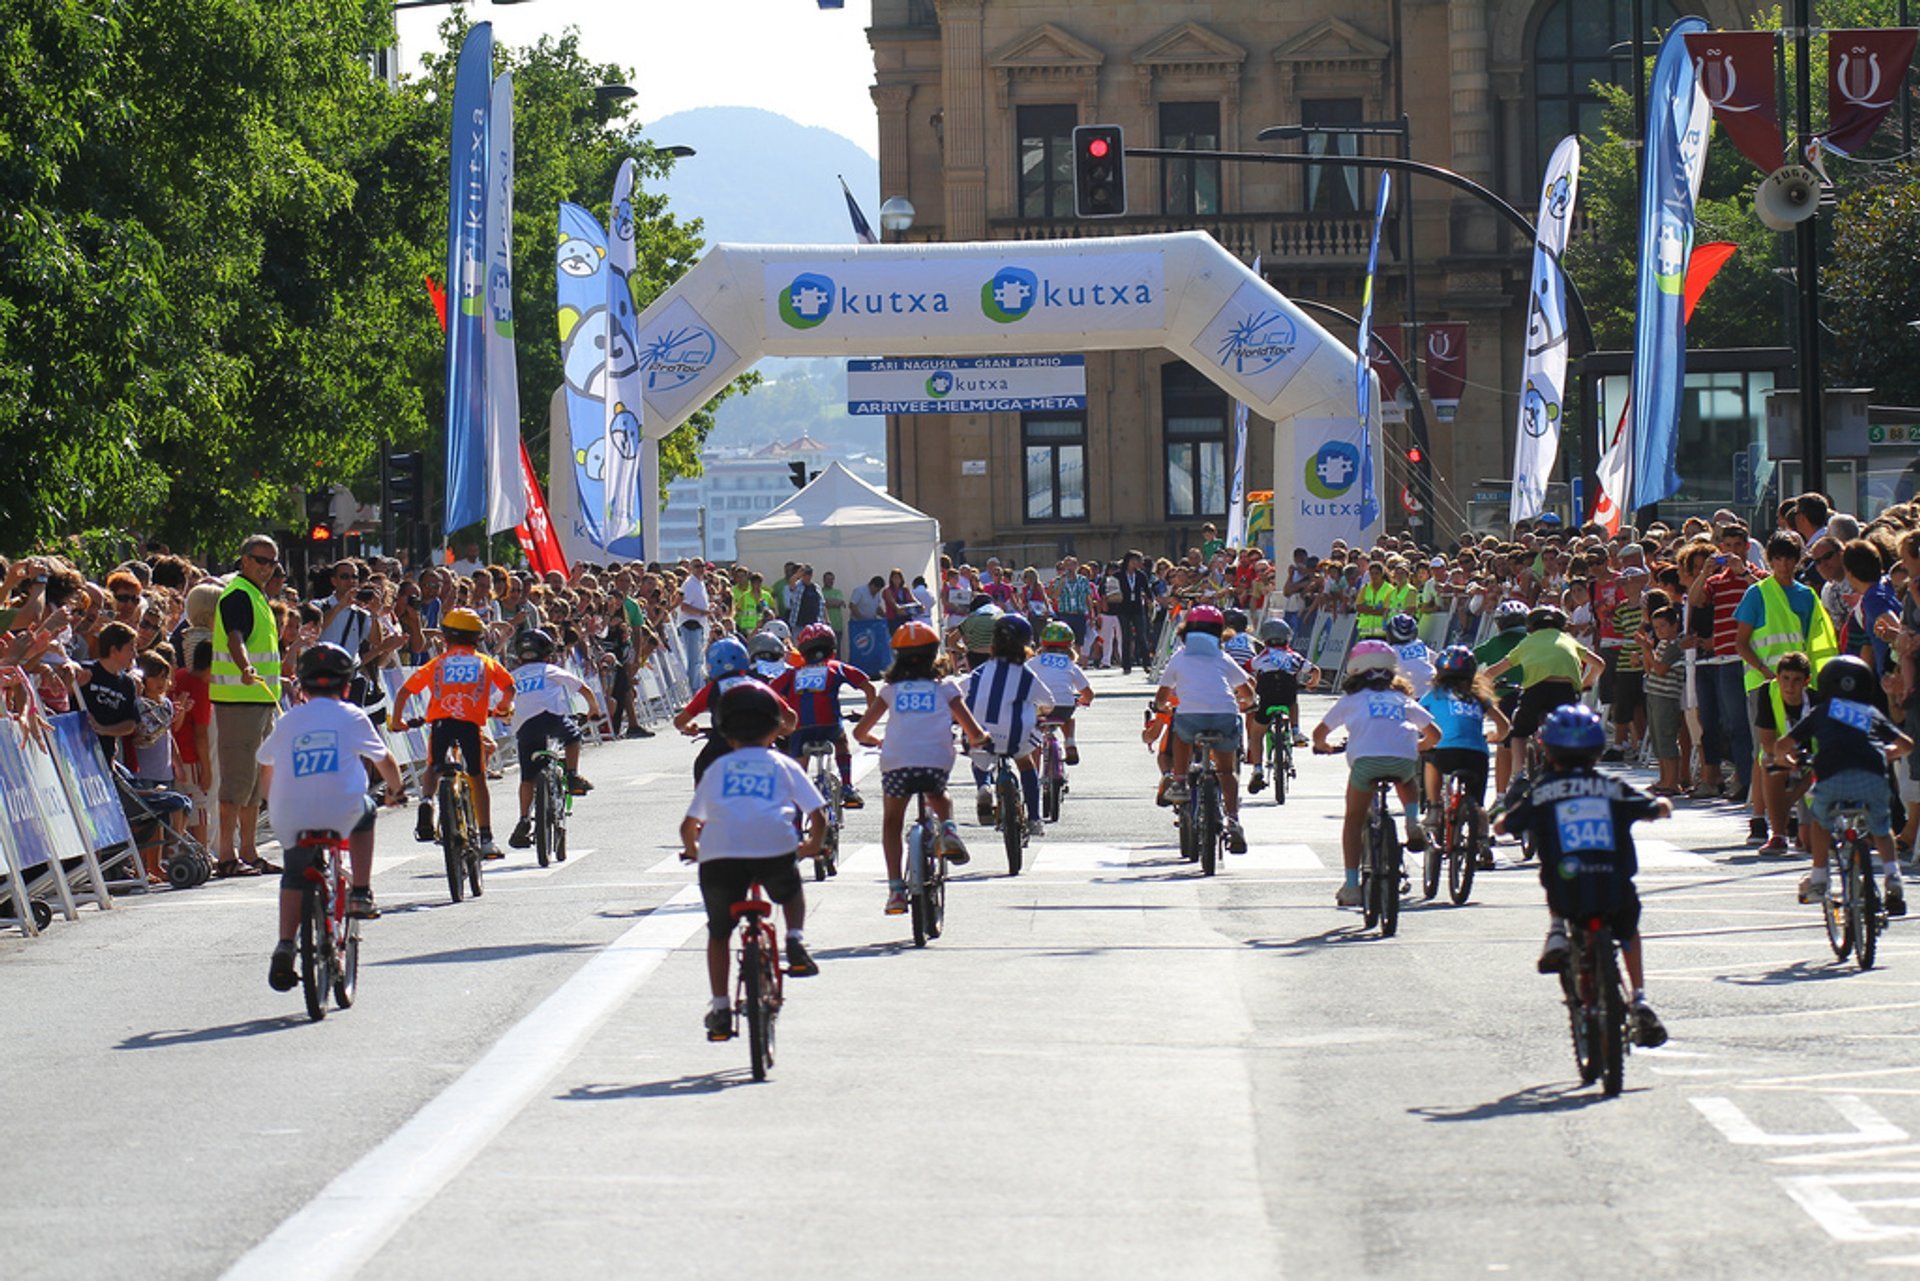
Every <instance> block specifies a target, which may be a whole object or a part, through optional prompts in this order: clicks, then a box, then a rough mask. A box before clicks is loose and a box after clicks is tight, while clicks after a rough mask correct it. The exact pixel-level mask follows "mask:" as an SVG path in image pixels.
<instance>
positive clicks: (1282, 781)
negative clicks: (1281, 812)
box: [1260, 707, 1299, 805]
mask: <svg viewBox="0 0 1920 1281" xmlns="http://www.w3.org/2000/svg"><path fill="white" fill-rule="evenodd" d="M1265 714H1266V715H1267V716H1270V717H1272V718H1273V719H1271V720H1269V721H1268V722H1267V725H1266V730H1265V732H1264V733H1263V734H1262V735H1261V736H1260V737H1261V742H1260V759H1261V761H1262V762H1263V763H1264V764H1265V765H1266V767H1267V778H1268V780H1269V782H1270V784H1271V785H1272V787H1273V803H1274V804H1275V805H1285V804H1286V803H1287V783H1288V782H1289V781H1290V780H1292V779H1295V778H1298V777H1299V774H1298V773H1297V772H1296V771H1295V770H1294V766H1293V709H1292V708H1290V707H1269V708H1266V709H1265Z"/></svg>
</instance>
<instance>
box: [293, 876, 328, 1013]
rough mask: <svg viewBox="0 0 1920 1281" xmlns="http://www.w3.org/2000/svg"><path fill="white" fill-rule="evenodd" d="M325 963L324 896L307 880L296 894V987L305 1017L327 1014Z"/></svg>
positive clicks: (326, 965)
mask: <svg viewBox="0 0 1920 1281" xmlns="http://www.w3.org/2000/svg"><path fill="white" fill-rule="evenodd" d="M332 978H333V976H332V974H331V973H330V972H329V969H328V964H327V905H326V896H325V895H324V894H322V893H321V891H320V887H319V886H318V885H314V884H309V885H308V886H307V888H306V892H305V893H303V894H302V895H301V897H300V988H301V992H302V994H303V995H304V996H305V997H306V998H307V1017H308V1018H310V1019H312V1020H313V1021H314V1022H316V1023H317V1022H319V1021H320V1020H321V1019H324V1018H326V1017H327V989H328V988H330V987H331V986H332Z"/></svg>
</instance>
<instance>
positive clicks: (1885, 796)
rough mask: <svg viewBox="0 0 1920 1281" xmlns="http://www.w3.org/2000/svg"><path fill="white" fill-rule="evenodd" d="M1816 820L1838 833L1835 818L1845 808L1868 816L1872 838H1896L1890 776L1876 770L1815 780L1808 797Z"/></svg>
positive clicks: (1846, 773)
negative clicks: (1889, 789) (1875, 771)
mask: <svg viewBox="0 0 1920 1281" xmlns="http://www.w3.org/2000/svg"><path fill="white" fill-rule="evenodd" d="M1807 805H1808V807H1809V808H1810V809H1812V810H1813V821H1814V822H1816V823H1818V824H1819V825H1820V826H1822V827H1824V828H1826V829H1827V830H1828V831H1829V832H1831V831H1833V830H1834V821H1833V820H1834V815H1835V814H1836V813H1837V812H1838V811H1839V810H1840V809H1841V808H1842V807H1845V808H1848V809H1861V810H1865V811H1866V813H1867V834H1868V835H1869V836H1891V835H1893V798H1892V796H1891V794H1890V793H1889V792H1888V790H1887V777H1886V775H1884V774H1875V773H1874V772H1873V771H1872V770H1864V769H1849V770H1842V771H1840V772H1839V773H1838V774H1835V775H1834V776H1833V777H1832V778H1822V779H1815V780H1814V784H1813V791H1811V792H1810V793H1808V794H1807Z"/></svg>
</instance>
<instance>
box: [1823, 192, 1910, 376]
mask: <svg viewBox="0 0 1920 1281" xmlns="http://www.w3.org/2000/svg"><path fill="white" fill-rule="evenodd" d="M1895 172H1896V173H1897V177H1893V178H1890V179H1889V180H1887V181H1884V182H1882V183H1879V184H1876V185H1875V186H1872V187H1869V188H1865V189H1863V190H1860V191H1857V192H1855V193H1853V194H1852V195H1850V196H1848V197H1847V198H1846V199H1845V200H1843V201H1842V202H1841V204H1840V209H1839V213H1838V215H1837V217H1836V221H1837V222H1838V223H1839V224H1840V226H1841V227H1843V228H1844V229H1845V231H1844V234H1843V235H1840V236H1838V237H1836V238H1835V240H1834V245H1833V261H1832V263H1831V264H1830V265H1829V266H1828V267H1827V268H1826V269H1825V271H1824V272H1823V274H1822V276H1821V281H1820V292H1821V294H1822V295H1823V296H1824V298H1825V300H1826V304H1825V308H1824V316H1825V321H1826V325H1827V328H1828V329H1829V330H1831V334H1830V336H1829V337H1828V338H1827V339H1826V340H1825V354H1826V359H1825V360H1824V361H1823V362H1822V363H1823V365H1824V366H1825V370H1826V376H1827V382H1828V383H1829V384H1831V385H1833V386H1849V387H1872V388H1874V389H1875V396H1874V399H1875V400H1876V401H1879V402H1882V403H1890V404H1898V405H1920V331H1916V330H1915V329H1914V328H1913V323H1914V322H1915V321H1916V320H1920V181H1917V180H1916V177H1917V176H1916V174H1915V172H1914V170H1913V169H1912V168H1908V167H1902V168H1900V169H1899V170H1897V171H1895Z"/></svg>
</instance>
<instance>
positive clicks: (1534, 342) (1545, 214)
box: [1507, 137, 1580, 522]
mask: <svg viewBox="0 0 1920 1281" xmlns="http://www.w3.org/2000/svg"><path fill="white" fill-rule="evenodd" d="M1579 192H1580V140H1579V139H1578V138H1574V137H1567V138H1562V139H1561V140H1560V145H1559V146H1557V147H1555V148H1554V149H1553V158H1552V159H1551V160H1549V161H1548V162H1547V176H1546V178H1545V179H1544V180H1543V181H1542V182H1541V184H1540V216H1539V219H1538V221H1537V222H1536V223H1535V224H1534V226H1535V231H1536V237H1535V240H1534V246H1533V287H1532V289H1531V290H1530V291H1529V293H1528V297H1527V345H1526V352H1525V361H1524V363H1523V364H1522V366H1521V383H1520V421H1519V425H1518V426H1517V427H1516V428H1515V430H1514V434H1513V499H1512V502H1511V503H1510V504H1509V506H1508V509H1507V517H1508V519H1509V520H1511V521H1515V522H1518V521H1523V520H1532V519H1533V518H1534V517H1536V516H1538V515H1539V514H1540V513H1541V511H1542V509H1543V508H1544V507H1545V505H1546V500H1547V480H1548V478H1549V477H1550V476H1551V475H1552V474H1553V464H1554V460H1555V459H1556V458H1557V457H1558V456H1559V453H1560V419H1561V409H1562V405H1563V404H1564V401H1565V395H1566V386H1567V288H1566V275H1565V273H1564V272H1563V271H1562V270H1561V266H1560V256H1561V255H1562V254H1564V253H1565V252H1566V249H1567V234H1568V232H1569V231H1570V230H1571V229H1572V226H1573V208H1574V202H1575V201H1576V200H1577V199H1578V198H1579Z"/></svg>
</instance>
